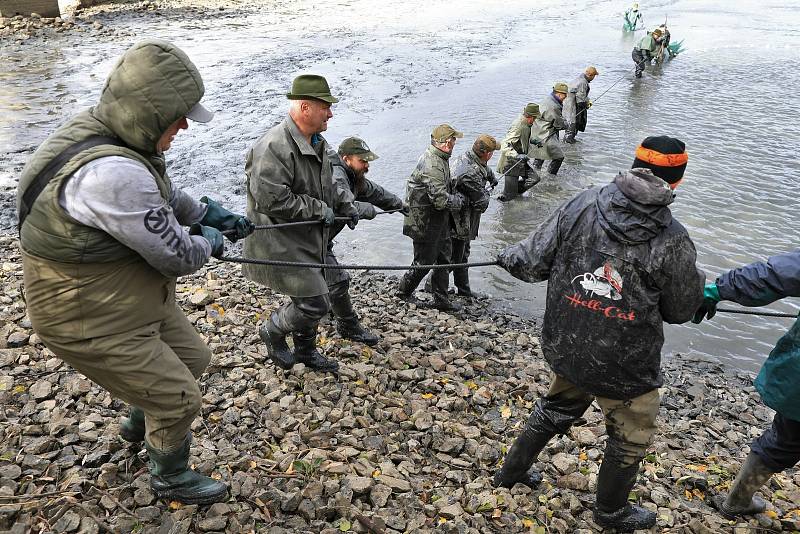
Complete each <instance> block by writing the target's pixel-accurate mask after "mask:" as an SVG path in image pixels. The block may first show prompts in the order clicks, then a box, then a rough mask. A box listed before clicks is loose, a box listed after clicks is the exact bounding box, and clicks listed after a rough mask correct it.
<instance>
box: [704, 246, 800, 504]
mask: <svg viewBox="0 0 800 534" xmlns="http://www.w3.org/2000/svg"><path fill="white" fill-rule="evenodd" d="M798 273H800V250H796V251H794V252H787V253H784V254H779V255H777V256H772V257H771V258H769V259H768V260H767V261H765V262H756V263H751V264H750V265H745V266H744V267H738V268H736V269H733V270H732V271H728V272H727V273H725V274H722V275H720V276H719V277H717V280H716V282H714V283H711V284H707V285H706V287H705V291H704V296H705V299H704V301H703V305H702V306H701V307H700V309H699V310H698V311H697V314H696V315H695V318H694V322H695V323H700V321H702V320H703V319H704V318H708V319H711V318H712V317H713V316H714V314H715V313H716V308H717V303H718V302H720V301H722V300H730V301H733V302H736V303H738V304H741V305H742V306H765V305H767V304H770V303H772V302H775V301H776V300H779V299H782V298H784V297H800V275H798ZM798 355H800V320H798V321H795V323H794V325H793V326H792V327H791V328H790V329H789V331H788V332H787V333H786V334H784V335H783V337H782V338H781V339H779V340H778V343H777V344H776V345H775V348H774V349H772V352H770V354H769V357H768V358H767V361H766V362H764V365H763V366H762V367H761V370H760V371H759V373H758V377H756V381H755V387H756V390H757V391H758V392H759V394H760V395H761V399H762V400H763V401H764V404H766V405H767V406H769V407H770V408H772V409H773V410H775V417H774V418H773V421H772V426H771V427H770V428H769V429H767V430H766V431H765V432H764V433H763V434H761V436H759V437H758V438H756V440H755V441H753V442H752V443H751V444H750V454H748V455H747V458H746V459H745V461H744V464H743V465H742V467H741V469H740V470H739V473H738V474H737V475H736V479H735V480H734V481H733V485H732V486H731V490H730V493H729V494H728V495H727V496H726V495H716V496H714V497H713V498H712V500H711V502H712V504H714V506H715V507H716V508H717V509H718V510H719V511H720V512H721V513H722V515H724V516H725V517H727V518H728V519H735V518H736V516H741V515H751V514H758V513H761V512H763V511H764V510H765V509H766V503H765V502H764V499H762V498H760V497H756V496H755V492H756V491H758V489H759V488H761V487H762V486H763V485H764V484H766V483H767V481H768V480H769V479H770V477H772V475H773V474H775V473H780V472H781V471H784V470H786V469H789V468H791V467H793V466H794V465H796V464H797V463H798V462H800V386H798V384H799V383H800V358H799V357H798Z"/></svg>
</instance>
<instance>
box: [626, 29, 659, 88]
mask: <svg viewBox="0 0 800 534" xmlns="http://www.w3.org/2000/svg"><path fill="white" fill-rule="evenodd" d="M660 38H661V30H660V29H658V28H656V29H655V30H653V32H652V33H649V32H648V33H647V35H645V36H644V37H642V38H641V40H640V41H639V42H638V43H637V44H636V46H635V47H634V48H633V52H631V57H632V58H633V62H634V63H635V64H636V77H637V78H641V77H642V72H644V67H645V65H646V64H647V63H650V62H651V61H653V58H654V57H655V55H656V54H657V53H658V49H659V47H660V46H661V45H660V44H659V42H658V40H659V39H660Z"/></svg>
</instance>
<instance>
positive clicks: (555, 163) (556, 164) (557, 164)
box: [547, 159, 564, 176]
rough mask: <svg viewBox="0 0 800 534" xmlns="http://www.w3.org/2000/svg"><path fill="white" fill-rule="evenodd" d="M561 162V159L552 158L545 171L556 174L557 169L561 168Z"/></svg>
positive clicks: (562, 161)
mask: <svg viewBox="0 0 800 534" xmlns="http://www.w3.org/2000/svg"><path fill="white" fill-rule="evenodd" d="M562 163H564V160H563V159H554V160H552V161H551V162H550V164H549V165H548V166H547V172H549V173H550V174H552V175H553V176H555V175H556V174H558V169H560V168H561V164H562Z"/></svg>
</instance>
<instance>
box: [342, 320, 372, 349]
mask: <svg viewBox="0 0 800 534" xmlns="http://www.w3.org/2000/svg"><path fill="white" fill-rule="evenodd" d="M336 331H337V332H339V335H340V336H342V337H343V338H344V339H349V340H350V341H358V342H359V343H363V344H365V345H369V346H370V347H372V346H374V345H377V344H378V342H379V341H380V340H381V338H380V337H378V336H376V335H375V334H373V333H372V332H370V331H369V330H367V329H365V328H364V327H363V326H361V323H359V322H358V315H352V316H351V317H347V318H341V319H340V318H337V319H336Z"/></svg>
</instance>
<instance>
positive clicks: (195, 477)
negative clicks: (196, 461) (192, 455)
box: [145, 433, 228, 504]
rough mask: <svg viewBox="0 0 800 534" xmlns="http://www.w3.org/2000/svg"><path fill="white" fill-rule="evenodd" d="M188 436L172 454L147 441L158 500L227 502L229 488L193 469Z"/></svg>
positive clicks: (151, 485) (151, 474)
mask: <svg viewBox="0 0 800 534" xmlns="http://www.w3.org/2000/svg"><path fill="white" fill-rule="evenodd" d="M191 443H192V435H191V433H190V434H187V435H186V439H185V440H184V441H183V443H182V444H181V446H180V447H178V448H177V449H176V450H174V451H171V452H164V451H160V450H158V449H156V448H154V447H153V446H151V445H150V444H149V443H147V442H145V447H146V448H147V453H148V454H149V455H150V488H151V489H152V490H153V493H155V494H156V496H157V497H159V498H161V499H164V500H166V501H178V502H182V503H184V504H211V503H215V502H222V501H225V500H226V498H227V495H228V486H226V485H225V484H223V483H222V482H219V481H217V480H214V479H213V478H209V477H207V476H203V475H201V474H200V473H197V472H195V471H194V470H192V469H190V468H189V446H190V445H191Z"/></svg>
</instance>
